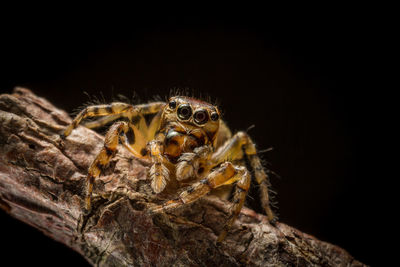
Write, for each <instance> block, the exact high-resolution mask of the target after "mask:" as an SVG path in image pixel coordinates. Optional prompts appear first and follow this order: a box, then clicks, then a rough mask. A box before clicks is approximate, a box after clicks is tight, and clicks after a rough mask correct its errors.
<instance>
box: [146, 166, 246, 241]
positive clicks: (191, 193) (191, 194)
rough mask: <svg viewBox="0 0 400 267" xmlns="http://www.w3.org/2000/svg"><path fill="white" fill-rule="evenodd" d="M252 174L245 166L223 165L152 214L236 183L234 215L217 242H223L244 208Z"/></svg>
mask: <svg viewBox="0 0 400 267" xmlns="http://www.w3.org/2000/svg"><path fill="white" fill-rule="evenodd" d="M250 180H251V177H250V174H249V172H248V171H247V169H246V168H245V167H243V166H234V165H232V163H230V162H225V163H222V164H221V165H220V166H219V167H218V168H217V169H215V170H214V171H212V172H211V173H209V174H208V175H207V177H206V178H204V179H203V180H201V181H199V182H197V183H194V184H193V185H191V186H189V187H188V188H187V189H186V190H185V191H183V192H182V193H181V194H180V195H179V197H178V198H177V199H174V200H170V201H167V202H166V203H164V204H163V205H160V206H156V207H154V208H152V209H151V211H152V212H161V211H168V210H171V209H175V208H178V207H180V206H182V205H185V204H188V203H191V202H194V201H196V200H197V199H199V198H201V197H202V196H204V195H206V194H207V193H209V192H210V191H211V190H213V189H215V188H218V187H220V186H222V185H227V184H232V183H234V182H237V183H236V192H235V196H234V200H233V206H232V214H231V216H230V217H229V219H228V221H227V223H226V224H225V226H224V228H223V231H222V232H221V234H220V236H219V237H218V240H217V242H221V241H222V240H223V239H224V238H225V236H226V234H227V231H228V230H229V228H230V227H231V226H232V224H233V222H234V221H235V220H236V218H237V216H238V215H239V213H240V210H241V209H242V207H243V203H244V201H245V198H246V195H247V192H248V190H249V187H250Z"/></svg>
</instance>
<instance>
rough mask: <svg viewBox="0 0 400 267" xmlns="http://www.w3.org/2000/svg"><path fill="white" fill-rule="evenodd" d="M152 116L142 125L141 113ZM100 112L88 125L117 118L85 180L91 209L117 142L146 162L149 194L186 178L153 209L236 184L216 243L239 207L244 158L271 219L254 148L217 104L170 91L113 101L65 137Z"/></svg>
mask: <svg viewBox="0 0 400 267" xmlns="http://www.w3.org/2000/svg"><path fill="white" fill-rule="evenodd" d="M148 115H153V116H154V117H153V118H152V120H151V122H150V123H149V124H146V121H145V116H148ZM96 116H104V117H103V118H100V119H99V120H97V121H93V122H90V123H87V124H86V126H87V127H89V128H95V127H100V126H103V125H106V124H108V123H110V122H112V121H114V120H117V119H119V118H122V117H124V118H126V119H125V121H118V122H115V123H114V124H113V125H112V126H111V127H110V129H109V130H108V132H107V134H106V136H105V140H104V147H103V148H102V149H101V151H100V152H99V154H98V155H97V156H96V158H95V159H94V161H93V162H92V164H91V165H90V167H89V171H88V175H87V181H86V183H87V184H86V199H85V205H86V209H87V210H90V209H91V196H92V190H93V183H94V179H95V178H96V177H99V175H100V173H101V170H102V168H103V167H104V166H105V165H107V164H108V163H109V161H110V160H111V158H112V157H113V156H114V155H115V152H116V149H117V146H118V144H119V141H121V143H122V145H123V146H125V147H126V148H127V149H128V150H129V151H130V152H131V153H132V154H133V155H134V156H135V157H138V158H141V159H147V160H150V162H151V167H150V170H149V173H148V175H149V178H150V180H151V188H152V190H153V191H154V193H156V194H158V193H161V192H162V191H163V190H164V189H165V187H166V186H167V183H168V182H169V181H170V180H171V179H176V181H177V182H178V183H180V182H183V181H190V182H191V185H190V186H188V187H186V188H185V190H184V191H183V192H182V193H180V194H179V196H178V197H177V198H175V199H173V200H169V201H167V202H165V203H164V204H162V205H159V206H156V207H155V208H153V209H152V211H153V212H162V211H167V210H170V209H173V208H176V207H179V206H181V205H185V204H187V203H191V202H193V201H196V200H197V199H199V198H201V197H202V196H204V195H206V194H207V193H209V192H210V191H211V190H213V189H215V188H217V187H220V186H223V185H229V184H233V183H236V189H235V193H234V196H233V205H232V211H233V212H232V215H231V216H230V217H229V219H228V221H227V222H226V224H225V226H224V228H223V231H222V232H221V234H220V235H219V237H218V239H217V242H221V241H222V240H223V239H224V238H225V236H226V234H227V231H228V229H229V228H230V227H231V226H232V224H233V222H234V221H235V219H236V218H237V216H238V214H239V212H240V210H241V209H242V206H243V203H244V201H245V198H246V195H247V192H248V190H249V187H250V182H251V173H250V172H249V171H248V170H247V168H246V166H245V164H244V158H245V157H247V160H248V162H249V163H250V166H251V167H252V169H253V170H254V177H255V180H256V181H257V183H258V184H259V187H260V194H261V205H262V207H263V208H264V210H265V212H266V214H267V216H268V219H269V221H273V220H274V218H275V217H274V214H273V212H272V210H271V208H270V203H269V195H268V185H269V181H268V180H269V179H268V175H267V174H266V172H265V170H264V168H263V166H262V165H261V162H260V159H259V157H258V155H257V151H256V147H255V145H254V143H253V141H252V140H251V138H250V137H249V136H248V134H247V133H246V132H238V133H236V134H235V135H233V136H232V134H231V132H230V130H229V129H228V127H227V126H226V124H225V123H224V122H223V121H222V120H221V119H220V112H219V110H218V108H217V107H215V106H213V105H211V104H209V103H207V102H203V101H200V100H197V99H194V98H190V97H184V96H175V97H171V98H170V99H169V101H168V103H164V102H154V103H149V104H141V105H131V104H126V103H120V102H114V103H111V104H109V105H96V106H89V107H87V108H85V109H84V110H82V111H81V112H80V113H79V114H78V115H77V116H76V118H75V119H74V120H73V121H72V123H71V124H70V125H69V126H68V127H67V128H66V130H65V132H64V134H63V135H64V136H63V137H64V138H65V137H67V136H68V135H70V134H71V131H72V130H73V129H75V128H76V127H77V126H78V124H79V123H80V122H81V121H82V119H85V118H87V117H96Z"/></svg>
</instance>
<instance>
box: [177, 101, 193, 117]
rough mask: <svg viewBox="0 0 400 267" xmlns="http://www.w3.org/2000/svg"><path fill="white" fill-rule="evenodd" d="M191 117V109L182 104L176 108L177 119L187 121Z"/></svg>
mask: <svg viewBox="0 0 400 267" xmlns="http://www.w3.org/2000/svg"><path fill="white" fill-rule="evenodd" d="M190 116H192V108H191V107H190V106H189V105H188V104H182V105H180V106H179V108H178V117H179V118H180V119H182V120H187V119H189V118H190Z"/></svg>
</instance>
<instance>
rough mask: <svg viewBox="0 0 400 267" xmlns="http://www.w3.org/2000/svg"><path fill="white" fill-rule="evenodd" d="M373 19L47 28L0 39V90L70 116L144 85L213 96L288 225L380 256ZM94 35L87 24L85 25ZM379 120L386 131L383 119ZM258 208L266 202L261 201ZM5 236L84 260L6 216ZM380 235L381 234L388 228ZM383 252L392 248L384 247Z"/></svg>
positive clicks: (30, 253) (10, 246)
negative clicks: (28, 94)
mask: <svg viewBox="0 0 400 267" xmlns="http://www.w3.org/2000/svg"><path fill="white" fill-rule="evenodd" d="M368 22H369V20H368V19H366V20H364V19H362V18H360V17H355V18H352V15H350V16H345V17H343V14H340V16H336V14H334V15H332V14H330V16H328V17H325V14H321V15H320V16H319V17H318V18H312V19H309V20H307V19H306V18H296V19H293V20H290V21H288V20H287V19H286V18H281V19H280V20H276V21H272V22H271V21H267V20H264V18H263V16H261V15H260V14H258V15H257V16H254V17H253V16H252V15H251V14H250V15H248V16H247V17H238V18H235V17H233V18H229V20H227V19H226V18H217V17H214V18H213V19H210V20H206V19H204V18H203V17H201V16H198V17H192V16H187V17H175V18H174V17H170V18H163V19H160V18H159V19H154V18H151V19H148V20H146V21H142V23H141V22H136V21H135V22H134V23H131V24H127V25H126V26H128V27H125V28H124V29H126V30H125V31H124V34H123V38H121V36H118V37H115V36H111V35H110V34H100V37H103V38H102V39H101V40H100V39H98V38H88V37H87V36H85V35H79V36H75V35H74V34H73V33H72V34H71V33H69V34H68V35H64V34H60V32H59V29H58V30H57V31H49V32H47V31H46V32H40V33H38V32H30V31H29V30H27V31H24V32H23V33H20V32H16V33H15V32H14V34H12V35H7V36H5V35H3V38H2V42H1V43H2V46H1V53H0V55H1V78H0V90H1V92H4V93H10V92H11V91H12V88H13V87H15V86H24V87H28V88H30V89H32V90H33V91H34V92H35V93H36V94H38V95H40V96H43V97H46V98H47V99H48V100H49V101H51V102H52V103H54V104H55V105H56V106H57V107H60V108H63V109H65V110H67V111H68V112H72V111H73V110H74V109H76V108H77V107H80V106H81V105H82V104H83V103H84V102H86V101H87V100H89V99H88V98H87V96H86V95H85V94H84V93H83V92H84V91H85V92H87V93H88V94H89V95H91V96H97V97H101V94H100V92H102V94H103V95H104V98H105V99H106V100H107V101H111V100H112V97H113V95H114V96H115V95H117V94H123V95H125V96H127V97H131V96H132V95H133V92H135V93H136V94H137V95H138V96H139V97H140V99H142V100H143V101H148V100H151V99H152V98H153V96H154V95H160V96H162V97H165V96H168V94H169V91H170V89H171V88H188V89H189V90H190V91H192V90H193V91H194V92H195V94H196V95H199V94H202V95H204V96H210V97H211V98H213V99H216V100H217V101H218V102H219V103H220V107H221V109H222V111H223V113H224V119H225V120H226V121H227V122H228V125H229V126H230V127H231V129H232V130H234V131H238V130H245V129H247V128H248V127H249V126H251V125H253V124H254V125H255V126H256V127H255V128H254V129H252V130H251V131H250V134H251V136H252V137H253V139H254V140H255V142H256V143H257V146H258V148H259V149H261V150H262V149H266V148H269V147H273V148H274V150H273V151H272V152H268V153H265V154H263V158H264V159H266V160H267V161H268V162H270V163H271V165H270V166H269V168H271V169H272V170H274V171H275V172H277V173H278V174H279V175H280V176H281V178H272V181H271V182H272V184H273V188H274V189H275V190H276V191H277V192H278V195H277V201H278V207H279V210H278V211H279V214H280V221H281V222H283V223H286V224H289V225H291V226H294V227H296V228H298V229H299V230H301V231H304V232H306V233H309V234H312V235H314V236H316V237H318V238H319V239H321V240H324V241H328V242H330V243H334V244H336V245H338V246H341V247H343V248H344V249H346V250H348V251H349V252H350V253H351V254H352V255H353V256H354V257H355V258H356V259H358V260H360V261H363V262H364V263H367V264H372V265H375V264H379V263H381V262H382V256H381V255H380V253H379V252H377V249H378V248H377V247H376V245H375V244H376V243H374V242H372V240H371V239H370V238H366V233H370V231H371V229H375V227H376V226H377V223H380V221H381V218H382V210H381V205H382V203H380V202H381V201H379V200H378V201H377V199H379V198H380V196H381V195H383V194H384V193H383V192H381V190H380V189H379V188H380V187H379V183H380V181H379V177H377V174H378V171H377V170H378V169H379V167H377V165H379V160H377V157H378V158H379V155H377V153H376V151H375V148H376V146H377V143H379V141H378V140H376V139H377V138H378V135H375V133H376V131H377V116H378V113H376V112H375V111H376V109H380V105H381V104H379V99H378V96H376V95H374V94H373V93H372V91H371V90H370V85H371V82H372V81H371V79H372V78H373V77H372V76H371V75H370V74H369V72H368V70H369V68H370V65H371V64H372V60H373V57H374V54H375V52H376V51H374V48H373V47H371V42H370V41H371V40H372V39H374V37H373V35H372V33H371V32H370V30H371V29H370V28H369V25H370V24H369V23H368ZM88 31H90V29H88ZM378 128H379V127H378ZM255 208H256V209H257V207H255ZM0 216H1V217H0V219H1V225H2V234H1V235H2V243H3V244H6V245H7V249H6V250H3V253H4V251H5V256H7V251H9V252H12V251H23V253H25V254H24V255H26V257H21V258H19V259H18V260H19V261H21V263H24V264H27V263H29V264H34V263H37V264H39V263H40V264H41V265H43V266H44V265H45V266H47V265H49V266H50V265H51V264H54V260H53V259H52V258H50V257H44V256H43V253H42V251H43V250H45V251H47V255H52V256H53V257H54V258H59V259H62V262H64V263H66V264H78V263H85V262H84V260H83V259H81V258H80V256H79V255H77V254H76V253H73V252H72V251H70V250H69V249H67V248H65V247H64V246H63V245H60V244H58V243H56V242H54V241H51V240H49V239H48V238H46V237H44V236H43V235H42V234H41V233H39V232H38V231H36V230H33V229H31V228H30V227H29V226H26V225H24V224H22V223H20V222H18V221H16V220H14V219H12V218H9V217H8V216H7V215H6V214H4V213H3V212H1V213H0ZM373 235H376V236H379V235H380V233H375V234H373ZM380 249H384V248H382V247H381V248H380Z"/></svg>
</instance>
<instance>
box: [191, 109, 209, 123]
mask: <svg viewBox="0 0 400 267" xmlns="http://www.w3.org/2000/svg"><path fill="white" fill-rule="evenodd" d="M193 117H194V121H195V122H196V123H197V124H204V123H206V122H207V121H208V113H207V112H206V111H205V110H199V111H196V112H195V113H194V116H193Z"/></svg>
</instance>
